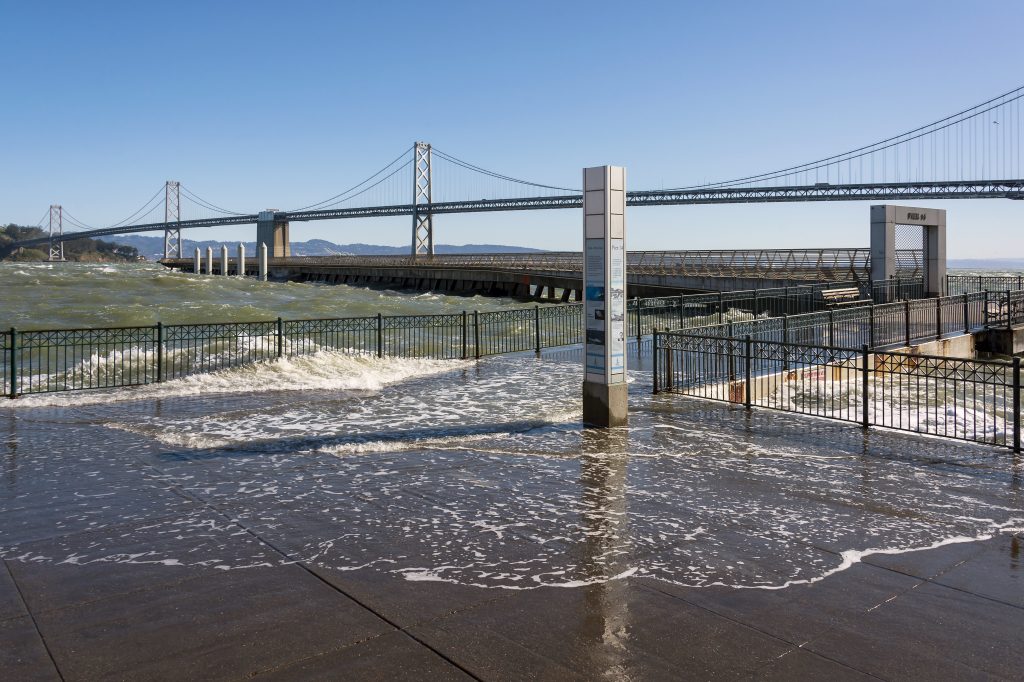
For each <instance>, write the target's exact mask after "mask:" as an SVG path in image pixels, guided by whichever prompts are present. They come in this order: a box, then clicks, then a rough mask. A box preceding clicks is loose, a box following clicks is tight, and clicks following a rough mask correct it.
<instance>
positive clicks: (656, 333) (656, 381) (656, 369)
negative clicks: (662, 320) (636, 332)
mask: <svg viewBox="0 0 1024 682" xmlns="http://www.w3.org/2000/svg"><path fill="white" fill-rule="evenodd" d="M651 348H652V349H653V350H654V353H653V355H654V394H655V395H657V394H658V350H659V348H658V330H657V329H655V330H654V340H653V341H651Z"/></svg>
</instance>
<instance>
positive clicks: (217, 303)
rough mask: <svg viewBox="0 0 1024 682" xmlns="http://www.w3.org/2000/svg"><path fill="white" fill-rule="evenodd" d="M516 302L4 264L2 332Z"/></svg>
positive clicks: (135, 269) (154, 271)
mask: <svg viewBox="0 0 1024 682" xmlns="http://www.w3.org/2000/svg"><path fill="white" fill-rule="evenodd" d="M512 304H516V305H522V303H521V302H519V303H516V302H514V301H513V300H511V299H502V298H487V297H482V296H472V297H467V296H445V295H441V294H434V293H428V292H409V291H392V290H385V289H368V288H364V287H351V286H346V285H324V284H306V283H299V282H260V281H258V280H256V279H255V278H241V277H221V276H216V275H192V274H185V273H180V272H173V271H170V270H168V269H167V268H164V267H163V266H161V265H158V264H154V263H140V264H117V265H113V264H102V263H97V264H85V263H0V329H6V328H9V327H16V328H18V329H23V330H28V329H66V328H80V327H130V326H135V325H151V324H155V323H156V322H158V321H160V322H163V323H165V324H182V323H202V322H242V321H257V320H272V319H274V318H276V317H278V316H281V317H284V318H285V319H303V318H331V317H359V316H365V315H376V314H377V313H383V314H384V315H424V314H433V313H451V312H457V311H461V310H498V309H502V308H505V307H508V306H509V305H512Z"/></svg>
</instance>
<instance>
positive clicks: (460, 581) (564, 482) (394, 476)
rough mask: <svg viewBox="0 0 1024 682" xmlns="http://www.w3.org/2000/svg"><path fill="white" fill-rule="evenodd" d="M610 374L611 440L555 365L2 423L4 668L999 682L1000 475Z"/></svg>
mask: <svg viewBox="0 0 1024 682" xmlns="http://www.w3.org/2000/svg"><path fill="white" fill-rule="evenodd" d="M632 361H633V363H634V364H633V367H634V368H635V369H634V373H633V375H632V379H633V383H632V385H631V387H630V388H631V396H630V403H631V409H632V412H631V422H630V426H629V427H628V428H623V429H614V430H608V431H593V430H583V429H582V428H581V427H580V426H579V421H580V405H579V389H580V383H581V377H580V372H579V366H580V358H579V357H578V351H563V352H558V353H551V354H548V355H545V356H544V357H542V358H541V359H536V358H534V357H532V356H528V355H524V356H510V357H503V358H494V359H489V360H485V361H482V362H480V363H473V362H461V361H459V362H423V361H400V360H376V359H374V358H363V359H352V358H346V357H341V356H337V355H332V354H326V355H318V356H314V364H315V365H316V371H311V368H310V367H307V366H305V365H303V366H299V365H289V364H287V363H284V364H278V365H275V366H260V367H256V368H248V369H241V370H229V371H228V372H226V373H224V374H221V375H207V376H203V377H193V378H191V379H187V380H183V381H180V382H169V383H167V384H162V385H159V386H149V387H145V388H141V389H137V390H131V391H119V392H117V393H110V394H107V393H101V392H96V393H88V392H82V393H76V394H67V395H45V396H33V397H29V398H25V399H19V400H17V401H13V402H6V403H3V404H0V559H2V562H0V565H2V567H3V568H4V569H5V572H0V652H3V653H0V672H4V673H5V674H9V675H10V676H12V677H17V678H21V677H24V676H27V675H28V674H29V673H38V674H40V676H43V677H46V676H47V675H51V676H52V675H55V674H56V672H57V671H59V672H60V674H61V675H62V676H64V677H65V678H76V677H77V678H95V677H103V676H112V677H140V676H142V677H163V678H184V677H190V676H191V677H196V676H201V677H203V678H204V679H235V678H238V677H243V676H247V675H252V674H257V673H259V674H261V675H269V676H271V677H273V676H274V675H277V676H280V677H282V678H285V679H293V678H295V677H298V676H303V675H310V676H317V675H320V676H324V677H329V678H330V677H333V678H337V677H338V676H358V677H367V678H371V679H373V678H379V679H392V678H395V677H403V676H406V677H416V678H423V677H431V678H438V679H462V678H464V677H465V676H467V675H469V676H472V677H476V678H478V679H513V678H516V679H521V678H523V677H536V678H557V679H574V678H586V679H594V678H598V677H600V678H608V679H641V678H643V679H650V678H652V677H666V678H678V677H680V676H692V677H700V678H707V677H711V676H716V677H727V678H737V677H742V676H746V675H751V674H755V673H756V674H757V675H759V676H766V677H771V676H777V677H781V678H792V677H794V676H814V675H816V676H830V677H836V676H839V677H858V676H859V675H861V673H869V674H871V675H876V676H880V677H889V678H892V677H898V678H915V677H917V678H920V679H929V678H934V677H935V676H937V675H949V674H962V675H977V674H988V675H996V676H1010V675H1012V674H1014V671H1016V670H1018V669H1019V665H1020V663H1021V654H1020V653H1019V652H1020V651H1021V648H1020V644H1021V639H1020V635H1019V627H1018V625H1019V622H1020V614H1021V609H1022V608H1024V591H1021V589H1020V585H1021V580H1022V579H1021V561H1020V546H1021V544H1022V542H1024V540H1022V537H1021V536H1022V535H1024V531H1022V528H1021V527H1022V526H1024V521H1022V517H1024V513H1022V511H1021V509H1022V494H1024V493H1022V492H1021V487H1022V474H1021V464H1020V462H1017V461H1015V460H1014V459H1013V457H1012V455H1011V454H1010V453H1008V452H1006V451H1005V450H997V449H991V448H982V447H976V446H970V445H966V444H958V443H953V442H949V441H942V440H936V439H922V438H918V437H914V436H910V435H906V434H899V433H894V432H886V431H882V430H871V431H868V432H863V431H861V430H860V429H859V428H857V427H855V426H851V425H847V424H842V423H835V422H830V421H824V420H813V419H805V418H798V417H795V416H790V415H784V414H779V413H773V412H768V411H764V410H754V411H752V412H747V411H745V410H743V409H735V408H731V407H728V406H724V405H720V404H713V403H705V402H699V401H695V400H688V399H685V398H680V397H678V396H670V395H659V396H652V395H651V394H650V388H651V387H650V385H649V383H648V382H649V379H648V376H649V368H646V367H645V366H644V365H643V363H644V360H643V359H640V358H636V357H635V356H634V357H633V359H632ZM239 386H242V387H246V388H245V389H243V390H242V391H241V392H239ZM282 388H288V389H290V390H280V389H282ZM954 614H955V615H954Z"/></svg>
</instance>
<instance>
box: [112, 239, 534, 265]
mask: <svg viewBox="0 0 1024 682" xmlns="http://www.w3.org/2000/svg"><path fill="white" fill-rule="evenodd" d="M116 239H117V241H118V243H119V244H125V245H126V246H131V247H134V248H135V249H137V250H138V252H139V253H141V254H142V255H144V256H145V257H146V258H148V259H149V260H159V259H161V258H163V255H164V238H163V237H162V236H161V237H146V236H143V235H135V234H126V235H119V236H118V237H116ZM224 244H226V245H227V247H228V250H229V251H230V252H231V255H232V256H234V254H235V249H236V248H237V247H238V242H224V241H214V240H208V241H201V242H197V241H192V240H191V239H183V240H182V245H181V251H182V255H183V256H186V257H187V256H189V255H191V254H193V253H195V250H196V247H197V246H198V247H199V249H200V250H201V251H203V252H204V253H205V252H206V247H208V246H210V247H213V249H214V251H216V252H218V253H219V252H220V247H221V245H224ZM537 251H543V249H530V248H526V247H523V246H503V245H500V244H463V245H461V246H458V245H453V244H437V245H435V246H434V252H435V253H532V252H537ZM245 252H246V253H247V254H251V255H255V254H256V242H245ZM408 253H409V247H408V246H381V245H379V244H335V243H334V242H329V241H327V240H325V239H310V240H309V241H305V242H292V255H293V256H344V255H354V256H404V255H407V254H408Z"/></svg>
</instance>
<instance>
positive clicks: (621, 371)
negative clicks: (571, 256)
mask: <svg viewBox="0 0 1024 682" xmlns="http://www.w3.org/2000/svg"><path fill="white" fill-rule="evenodd" d="M625 176H626V173H625V169H623V168H621V167H617V166H599V167H597V168H587V169H585V170H584V172H583V182H584V200H583V214H584V216H583V220H584V235H583V243H584V265H583V281H584V314H585V322H584V332H585V336H584V349H585V351H584V355H585V357H586V376H585V381H587V382H592V383H596V384H604V385H609V384H617V383H625V381H626V353H625V342H626V341H625V340H626V240H625V215H624V212H625V201H626V191H625V180H626V178H625Z"/></svg>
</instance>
